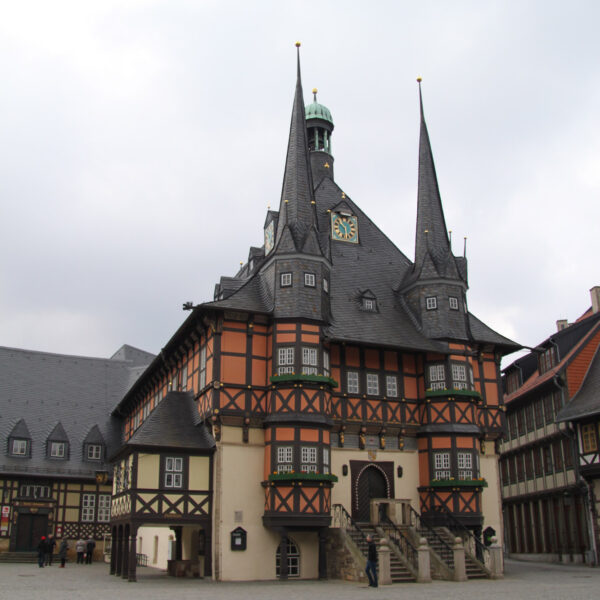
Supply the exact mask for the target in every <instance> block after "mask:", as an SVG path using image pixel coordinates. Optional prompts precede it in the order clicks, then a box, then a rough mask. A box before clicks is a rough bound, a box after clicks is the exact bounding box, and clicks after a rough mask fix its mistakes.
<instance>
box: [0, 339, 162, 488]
mask: <svg viewBox="0 0 600 600" xmlns="http://www.w3.org/2000/svg"><path fill="white" fill-rule="evenodd" d="M114 356H118V357H131V359H132V360H131V361H129V360H123V359H121V358H112V359H105V358H89V357H83V356H69V355H63V354H52V353H48V352H36V351H32V350H20V349H16V348H5V347H0V472H16V473H23V474H42V475H48V476H52V475H60V476H66V477H90V476H93V475H94V471H95V470H97V469H106V468H107V464H106V463H103V462H102V461H93V462H87V461H85V460H84V456H83V443H84V440H86V441H87V442H88V443H89V440H90V439H94V441H95V440H103V442H104V443H106V445H107V452H106V455H108V454H110V453H111V452H114V451H115V450H116V448H117V447H118V446H119V445H120V444H121V429H120V425H119V422H118V420H117V419H115V418H113V417H110V410H111V408H112V407H113V406H114V405H115V404H116V403H117V401H118V400H119V399H120V398H121V397H122V396H123V395H124V394H125V392H126V391H127V389H128V388H129V386H130V385H131V382H132V379H133V375H132V373H136V374H139V373H140V371H141V370H143V369H144V367H143V366H141V362H142V360H143V359H144V358H147V357H151V356H152V355H151V354H148V353H147V352H143V351H142V350H138V349H136V348H133V347H131V346H124V347H123V348H121V349H120V350H119V351H118V352H117V353H116V354H115V355H114ZM134 365H135V366H134ZM22 419H24V422H23V424H26V426H27V428H28V430H29V433H30V435H29V436H28V437H29V438H30V439H31V440H32V443H31V458H18V457H12V456H8V455H7V450H8V447H7V439H8V437H9V436H10V435H14V428H15V425H16V424H17V423H18V422H19V421H20V420H22ZM59 422H60V427H59V425H57V424H58V423H59ZM94 426H97V431H96V430H95V429H94ZM55 434H56V435H60V436H64V441H68V442H69V444H70V452H69V459H68V460H60V459H51V458H48V457H47V455H46V442H47V441H48V439H50V438H51V436H53V435H55ZM52 439H58V438H52Z"/></svg>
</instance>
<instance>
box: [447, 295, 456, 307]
mask: <svg viewBox="0 0 600 600" xmlns="http://www.w3.org/2000/svg"><path fill="white" fill-rule="evenodd" d="M448 300H449V302H450V309H451V310H458V298H457V297H456V296H450V297H449V298H448Z"/></svg>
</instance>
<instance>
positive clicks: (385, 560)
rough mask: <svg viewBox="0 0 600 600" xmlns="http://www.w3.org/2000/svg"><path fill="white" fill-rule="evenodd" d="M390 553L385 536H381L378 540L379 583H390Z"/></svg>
mask: <svg viewBox="0 0 600 600" xmlns="http://www.w3.org/2000/svg"><path fill="white" fill-rule="evenodd" d="M390 553H391V551H390V547H389V546H388V541H387V540H386V539H385V538H381V541H380V542H379V578H378V579H379V585H390V584H391V583H392V567H391V564H390V562H391V561H390V559H391V557H390Z"/></svg>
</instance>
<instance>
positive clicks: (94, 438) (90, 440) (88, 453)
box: [82, 425, 106, 462]
mask: <svg viewBox="0 0 600 600" xmlns="http://www.w3.org/2000/svg"><path fill="white" fill-rule="evenodd" d="M82 456H83V460H84V461H90V462H101V461H103V460H104V458H105V456H106V442H105V441H104V436H103V435H102V432H101V431H100V428H99V427H98V425H94V426H93V427H92V428H91V429H90V430H89V432H88V434H87V435H86V436H85V439H84V440H83V448H82Z"/></svg>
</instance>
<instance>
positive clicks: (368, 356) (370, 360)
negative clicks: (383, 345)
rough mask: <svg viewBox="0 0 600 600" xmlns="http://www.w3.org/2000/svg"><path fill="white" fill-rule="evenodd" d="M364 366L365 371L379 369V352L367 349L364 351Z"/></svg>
mask: <svg viewBox="0 0 600 600" xmlns="http://www.w3.org/2000/svg"><path fill="white" fill-rule="evenodd" d="M365 365H366V367H367V369H379V352H378V351H377V350H372V349H370V348H367V350H365Z"/></svg>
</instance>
